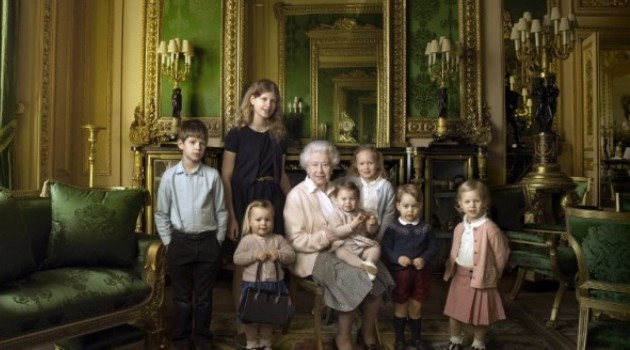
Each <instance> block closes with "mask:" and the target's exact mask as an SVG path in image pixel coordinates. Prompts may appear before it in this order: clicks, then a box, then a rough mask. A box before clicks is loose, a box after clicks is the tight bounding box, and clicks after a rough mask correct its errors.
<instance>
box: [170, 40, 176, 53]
mask: <svg viewBox="0 0 630 350" xmlns="http://www.w3.org/2000/svg"><path fill="white" fill-rule="evenodd" d="M175 52H177V43H175V40H173V39H171V40H169V41H168V53H170V54H173V53H175Z"/></svg>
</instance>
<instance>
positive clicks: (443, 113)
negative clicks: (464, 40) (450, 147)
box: [425, 36, 461, 142]
mask: <svg viewBox="0 0 630 350" xmlns="http://www.w3.org/2000/svg"><path fill="white" fill-rule="evenodd" d="M460 52H461V48H460V45H459V42H457V41H455V42H453V43H451V41H450V40H449V39H447V38H446V37H443V36H442V37H440V39H439V40H437V39H433V40H431V41H429V42H428V43H427V46H426V50H425V55H426V56H427V66H428V71H429V76H430V77H431V81H434V82H437V83H438V85H439V88H438V99H437V100H438V123H437V130H436V132H435V141H438V142H440V141H445V140H446V138H447V134H448V127H447V122H446V118H447V114H448V113H447V109H448V90H447V87H448V84H449V83H450V82H451V81H452V80H454V79H455V77H457V75H458V74H459V56H460Z"/></svg>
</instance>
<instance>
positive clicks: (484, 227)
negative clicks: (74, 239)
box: [444, 180, 510, 350]
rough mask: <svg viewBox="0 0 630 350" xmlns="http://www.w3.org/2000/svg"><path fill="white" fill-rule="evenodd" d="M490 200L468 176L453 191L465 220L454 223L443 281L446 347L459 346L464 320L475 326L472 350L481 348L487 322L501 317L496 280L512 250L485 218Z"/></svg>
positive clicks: (456, 348)
mask: <svg viewBox="0 0 630 350" xmlns="http://www.w3.org/2000/svg"><path fill="white" fill-rule="evenodd" d="M489 205H490V195H489V191H488V187H487V186H486V185H485V184H483V183H482V182H480V181H477V180H468V181H466V182H464V183H463V184H461V185H460V187H459V189H458V191H457V206H458V208H457V209H458V210H459V211H460V212H462V213H463V214H464V220H463V221H462V222H461V223H460V224H459V225H457V227H455V232H454V234H453V245H452V247H451V253H450V256H449V259H448V261H447V262H446V271H445V273H444V280H445V281H448V280H449V279H450V278H452V281H451V286H450V288H449V291H448V296H447V298H446V305H445V306H444V314H445V315H446V316H448V317H449V318H450V320H449V326H450V333H451V338H450V342H449V344H448V350H461V349H463V345H462V342H463V337H462V335H461V334H462V324H464V323H466V324H471V325H473V327H474V337H475V339H474V341H473V343H472V346H471V350H481V349H485V348H486V345H485V339H486V332H487V330H488V326H489V325H490V324H492V323H494V322H496V321H499V320H504V319H505V310H504V309H503V303H502V301H501V295H500V294H499V291H498V290H497V285H498V282H499V279H500V278H501V275H502V274H503V269H504V268H505V265H506V264H507V261H508V257H509V254H510V249H509V247H508V242H507V238H506V237H505V235H504V234H503V232H501V230H500V229H499V227H498V226H497V225H496V224H495V223H494V222H492V220H490V219H488V218H487V217H486V212H487V210H488V208H489Z"/></svg>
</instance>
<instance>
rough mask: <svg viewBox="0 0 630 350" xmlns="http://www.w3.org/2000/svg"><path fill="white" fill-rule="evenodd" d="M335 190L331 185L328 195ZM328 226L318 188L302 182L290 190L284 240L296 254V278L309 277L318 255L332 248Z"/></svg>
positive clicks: (286, 205)
mask: <svg viewBox="0 0 630 350" xmlns="http://www.w3.org/2000/svg"><path fill="white" fill-rule="evenodd" d="M332 190H333V187H332V185H329V188H328V191H327V193H328V194H330V192H331V191H332ZM326 225H327V224H326V218H325V217H324V214H323V213H322V210H321V208H320V206H319V200H318V198H317V193H316V187H315V186H314V184H313V183H311V182H309V181H302V182H300V183H299V184H298V185H297V186H295V187H294V188H293V189H291V191H290V192H289V194H288V195H287V199H286V202H285V205H284V226H285V236H286V239H287V240H288V241H289V243H290V244H291V246H292V247H293V249H294V250H295V253H296V254H295V256H296V259H295V263H294V265H293V273H294V274H295V275H297V276H300V277H306V276H310V275H311V274H312V273H313V265H314V264H315V259H316V258H317V254H319V252H320V251H321V250H323V249H325V248H328V247H329V246H330V243H331V242H330V241H329V240H328V238H327V237H326V232H327V230H328V229H327V228H326Z"/></svg>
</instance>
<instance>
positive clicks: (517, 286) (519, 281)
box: [510, 267, 527, 300]
mask: <svg viewBox="0 0 630 350" xmlns="http://www.w3.org/2000/svg"><path fill="white" fill-rule="evenodd" d="M526 273H527V269H526V268H523V267H519V268H518V272H517V274H516V280H515V281H514V286H513V287H512V291H511V292H510V300H514V299H516V297H517V296H518V293H519V292H520V291H521V287H522V286H523V281H524V280H525V274H526Z"/></svg>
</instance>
